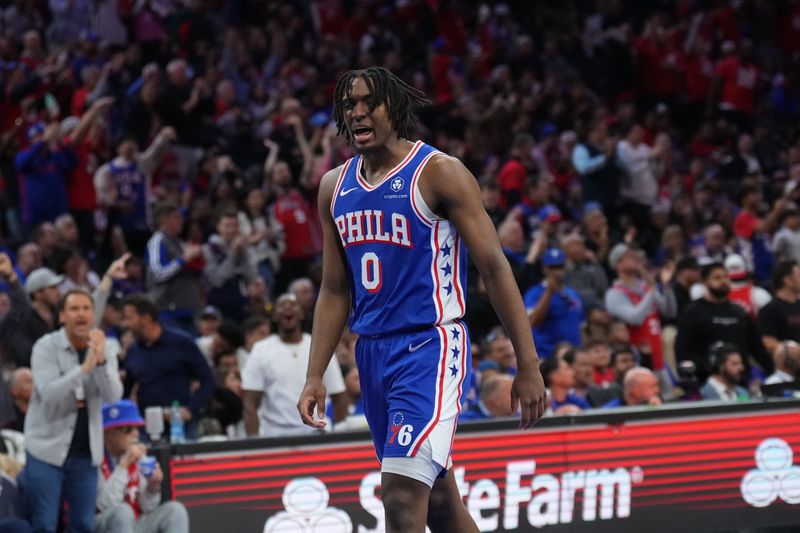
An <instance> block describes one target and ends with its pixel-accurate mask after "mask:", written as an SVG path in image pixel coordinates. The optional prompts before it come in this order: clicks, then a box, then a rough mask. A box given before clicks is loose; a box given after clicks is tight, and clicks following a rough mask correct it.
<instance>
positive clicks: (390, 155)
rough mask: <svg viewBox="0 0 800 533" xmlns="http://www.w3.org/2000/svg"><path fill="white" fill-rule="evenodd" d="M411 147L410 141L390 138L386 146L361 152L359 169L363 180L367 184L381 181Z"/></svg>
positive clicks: (412, 144) (412, 145) (394, 137)
mask: <svg viewBox="0 0 800 533" xmlns="http://www.w3.org/2000/svg"><path fill="white" fill-rule="evenodd" d="M413 147H414V143H412V142H411V141H409V140H407V139H399V138H398V137H396V136H392V137H391V139H390V140H389V141H387V142H386V144H384V145H382V146H378V147H375V148H373V149H371V150H366V151H364V152H362V153H361V157H362V160H363V163H362V164H361V169H362V173H363V174H364V176H363V177H364V179H366V180H367V181H368V182H369V183H375V182H377V181H379V180H381V179H383V177H384V176H385V175H386V173H387V172H389V171H390V170H392V169H393V168H395V167H396V166H397V165H399V164H400V162H401V161H402V160H403V159H405V157H406V156H407V155H408V152H409V151H411V149H412V148H413Z"/></svg>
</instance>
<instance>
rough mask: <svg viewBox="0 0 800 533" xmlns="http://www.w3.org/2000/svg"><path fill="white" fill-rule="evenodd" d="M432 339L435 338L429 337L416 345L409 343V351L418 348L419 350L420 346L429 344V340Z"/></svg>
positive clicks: (414, 350)
mask: <svg viewBox="0 0 800 533" xmlns="http://www.w3.org/2000/svg"><path fill="white" fill-rule="evenodd" d="M432 340H433V339H427V340H424V341H422V342H421V343H419V344H417V345H416V346H414V345H413V344H409V345H408V351H409V352H416V351H417V350H419V349H420V348H422V347H423V346H425V345H426V344H428V343H429V342H431V341H432Z"/></svg>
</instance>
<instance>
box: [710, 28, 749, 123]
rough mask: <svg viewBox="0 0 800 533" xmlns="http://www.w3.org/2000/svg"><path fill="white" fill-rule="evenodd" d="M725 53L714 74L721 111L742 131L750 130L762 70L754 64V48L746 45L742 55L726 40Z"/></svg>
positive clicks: (724, 44) (723, 47)
mask: <svg viewBox="0 0 800 533" xmlns="http://www.w3.org/2000/svg"><path fill="white" fill-rule="evenodd" d="M722 49H723V51H724V52H726V55H725V57H723V58H722V59H721V60H720V61H719V63H717V66H716V68H715V69H714V73H715V75H716V77H717V80H716V84H717V91H715V92H716V93H717V94H719V109H720V111H722V112H723V114H724V115H727V116H728V118H730V119H731V120H732V121H733V122H734V123H735V124H736V125H737V126H739V127H740V128H743V129H746V130H748V131H749V130H751V129H752V121H753V116H754V115H755V111H756V89H757V86H758V78H759V71H758V68H757V67H756V66H755V65H754V64H753V62H752V61H751V45H749V44H747V43H744V44H743V46H742V49H741V52H740V53H739V54H737V53H736V47H735V45H734V44H733V43H732V42H730V41H726V42H725V43H723V45H722Z"/></svg>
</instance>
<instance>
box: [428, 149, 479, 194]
mask: <svg viewBox="0 0 800 533" xmlns="http://www.w3.org/2000/svg"><path fill="white" fill-rule="evenodd" d="M422 178H424V180H425V181H426V182H427V183H428V184H430V185H431V186H433V187H434V188H437V189H438V188H439V186H440V185H444V184H446V185H447V186H448V187H452V186H453V185H456V184H458V182H459V180H464V181H473V180H474V178H473V177H472V174H471V173H470V172H469V170H467V167H465V166H464V163H462V162H461V160H460V159H458V158H457V157H454V156H452V155H448V154H445V153H443V152H438V153H436V154H435V155H434V156H433V157H431V159H430V161H428V164H427V165H426V166H425V169H424V170H423V173H422Z"/></svg>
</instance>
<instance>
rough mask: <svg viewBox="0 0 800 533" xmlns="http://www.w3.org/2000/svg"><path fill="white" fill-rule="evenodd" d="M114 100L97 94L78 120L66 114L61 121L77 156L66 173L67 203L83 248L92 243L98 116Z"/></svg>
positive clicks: (98, 133)
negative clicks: (67, 173) (74, 162)
mask: <svg viewBox="0 0 800 533" xmlns="http://www.w3.org/2000/svg"><path fill="white" fill-rule="evenodd" d="M113 103H114V98H113V97H105V98H100V99H99V100H97V101H96V102H95V103H94V104H93V105H92V106H91V107H90V108H89V109H88V110H87V111H86V113H84V115H83V117H81V118H80V120H79V119H78V118H77V117H68V118H66V119H64V121H63V122H62V125H61V128H62V131H64V130H66V131H65V134H66V136H65V138H64V141H65V142H66V143H67V144H70V145H72V147H73V149H74V150H75V153H76V154H77V156H78V166H76V167H75V169H74V170H73V171H72V172H71V173H70V174H69V175H68V176H67V183H68V184H69V187H67V205H68V206H69V210H70V213H72V216H73V217H75V222H76V223H77V225H78V233H79V234H80V242H81V247H83V248H84V249H86V250H89V249H92V247H93V246H94V245H95V242H94V237H95V235H94V231H95V224H94V211H95V209H96V208H97V196H96V194H95V190H94V171H95V170H97V167H98V166H99V165H98V163H97V157H96V155H95V153H96V151H97V149H98V148H99V145H100V144H101V142H102V140H101V136H102V133H103V132H102V128H103V125H102V123H101V119H102V117H103V115H104V113H105V112H106V111H107V110H108V108H109V107H110V106H111V104H113Z"/></svg>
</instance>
